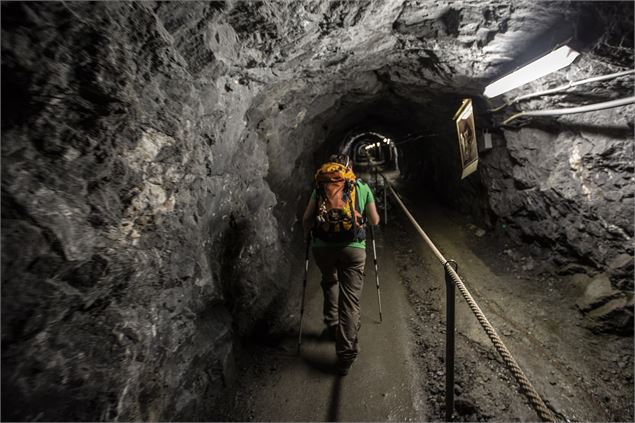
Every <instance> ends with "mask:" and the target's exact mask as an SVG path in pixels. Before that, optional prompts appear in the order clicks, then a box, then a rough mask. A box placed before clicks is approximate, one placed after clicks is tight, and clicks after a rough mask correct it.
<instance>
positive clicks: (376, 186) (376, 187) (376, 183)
mask: <svg viewBox="0 0 635 423" xmlns="http://www.w3.org/2000/svg"><path fill="white" fill-rule="evenodd" d="M378 187H379V183H378V182H377V165H375V192H377V189H378Z"/></svg>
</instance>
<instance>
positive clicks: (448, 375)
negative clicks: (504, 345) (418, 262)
mask: <svg viewBox="0 0 635 423" xmlns="http://www.w3.org/2000/svg"><path fill="white" fill-rule="evenodd" d="M448 266H452V267H453V268H454V270H455V271H456V270H457V268H458V265H457V264H456V262H455V261H454V260H448V261H447V262H445V264H444V266H443V267H444V269H445V287H446V289H445V293H446V300H445V307H446V310H445V311H446V318H445V421H448V422H451V421H452V414H453V413H454V288H455V286H454V280H452V277H451V276H450V272H449V270H448Z"/></svg>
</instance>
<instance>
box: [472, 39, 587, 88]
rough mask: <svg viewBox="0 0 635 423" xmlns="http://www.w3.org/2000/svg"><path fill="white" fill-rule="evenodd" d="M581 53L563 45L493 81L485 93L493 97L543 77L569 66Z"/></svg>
mask: <svg viewBox="0 0 635 423" xmlns="http://www.w3.org/2000/svg"><path fill="white" fill-rule="evenodd" d="M579 55H580V53H578V52H577V51H575V50H573V49H572V48H570V47H569V46H562V47H560V48H559V49H557V50H554V51H552V52H551V53H549V54H547V55H546V56H543V57H541V58H540V59H538V60H536V61H534V62H531V63H530V64H528V65H526V66H523V67H522V68H520V69H518V70H517V71H514V72H512V73H510V74H509V75H507V76H505V77H503V78H501V79H499V80H498V81H495V82H492V83H491V84H489V85H488V86H487V87H485V91H484V92H483V94H484V95H485V96H486V97H488V98H492V97H496V96H497V95H501V94H503V93H506V92H507V91H510V90H513V89H514V88H518V87H520V86H521V85H525V84H526V83H528V82H531V81H534V80H536V79H538V78H542V77H543V76H545V75H548V74H550V73H551V72H555V71H557V70H559V69H562V68H564V67H567V66H569V65H570V64H571V63H572V62H573V61H574V60H575V58H576V57H578V56H579Z"/></svg>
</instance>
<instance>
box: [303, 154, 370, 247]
mask: <svg viewBox="0 0 635 423" xmlns="http://www.w3.org/2000/svg"><path fill="white" fill-rule="evenodd" d="M357 182H358V179H357V177H356V176H355V174H354V173H353V171H352V170H351V169H349V168H348V167H346V166H344V165H342V164H340V163H333V162H329V163H325V164H323V165H322V166H321V167H320V168H319V169H318V171H317V172H316V173H315V192H316V216H315V218H316V222H315V227H314V234H315V236H316V237H317V238H318V239H321V240H322V241H326V242H356V241H362V240H364V239H365V238H366V233H365V231H364V227H363V221H362V214H361V211H360V210H359V202H358V201H357Z"/></svg>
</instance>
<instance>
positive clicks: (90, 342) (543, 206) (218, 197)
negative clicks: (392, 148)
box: [1, 0, 633, 421]
mask: <svg viewBox="0 0 635 423" xmlns="http://www.w3.org/2000/svg"><path fill="white" fill-rule="evenodd" d="M1 42H2V105H3V107H2V242H3V248H2V260H3V261H2V269H3V272H2V283H3V290H2V301H3V302H2V325H3V326H2V342H3V361H2V363H3V372H2V383H3V394H2V395H3V397H2V400H3V411H4V404H11V405H12V407H11V408H12V411H11V412H12V414H7V415H3V417H5V419H7V420H32V419H36V418H38V419H42V420H84V421H95V420H165V421H167V420H201V416H202V415H203V416H208V415H209V414H205V413H206V412H209V407H211V406H212V404H213V402H214V400H216V399H217V398H218V395H219V393H220V392H221V391H222V389H223V388H222V387H223V386H225V384H226V383H227V381H228V380H230V379H231V374H232V363H233V357H234V356H233V347H234V339H235V337H236V336H245V335H248V334H252V333H255V332H257V333H267V330H268V329H269V328H270V326H271V325H273V324H274V323H275V321H276V319H282V318H284V316H283V317H280V316H278V315H277V313H276V312H277V311H278V310H279V309H280V304H282V303H284V302H285V301H287V292H288V290H289V286H290V283H291V282H292V281H294V278H295V276H297V272H296V271H297V269H298V268H299V266H300V263H299V260H300V259H299V258H298V255H296V254H295V253H294V252H296V250H297V251H299V249H298V247H299V245H300V244H301V242H302V239H301V238H302V235H301V234H300V225H299V224H298V217H299V216H301V212H302V208H303V207H304V205H305V203H306V199H307V196H308V192H309V191H310V186H311V180H312V179H311V178H312V175H313V172H314V167H315V165H316V164H317V163H318V162H319V161H320V160H323V159H324V158H325V157H327V155H328V154H330V153H332V152H334V150H337V148H338V146H340V145H341V143H342V140H343V139H345V138H346V137H347V136H349V135H350V134H353V133H355V132H356V131H362V130H363V131H368V130H374V131H377V132H380V133H382V134H385V135H386V136H389V137H391V138H393V139H398V138H400V137H408V136H411V135H413V134H422V133H426V134H428V135H433V134H434V133H437V132H439V133H440V132H442V131H447V130H448V128H451V121H450V119H449V118H450V117H451V115H452V114H453V112H454V111H455V110H456V108H457V107H458V105H459V104H460V101H461V99H463V98H465V97H473V99H474V101H475V104H476V105H477V110H476V112H477V125H478V127H479V128H491V129H493V134H494V145H495V147H496V148H495V149H493V150H492V151H491V152H489V153H486V154H483V157H482V161H481V163H480V164H479V166H480V170H479V172H478V173H477V174H475V175H474V176H473V177H470V178H468V179H466V180H465V181H464V182H462V183H460V182H459V180H458V178H457V177H456V171H457V169H456V166H457V162H458V160H457V159H456V157H457V154H458V153H457V151H455V150H453V148H454V147H453V146H452V145H451V144H449V143H447V142H445V143H444V142H442V141H443V138H442V137H441V138H437V139H436V141H435V138H427V139H426V140H429V141H430V142H428V141H425V142H422V143H414V142H413V143H410V144H407V145H408V146H411V147H403V152H404V154H401V152H400V168H402V169H403V171H404V173H403V175H404V178H405V180H408V181H410V183H411V184H412V185H411V186H414V187H415V188H418V187H419V186H418V185H416V184H417V183H420V182H418V181H426V184H427V185H426V186H435V185H440V184H439V181H451V184H450V185H451V186H450V187H449V188H448V189H447V190H445V191H447V193H449V194H448V195H451V196H452V199H453V201H454V202H453V203H450V204H451V205H452V206H453V207H456V208H458V209H459V210H462V211H466V212H468V213H471V214H472V216H474V218H475V219H477V220H478V221H479V222H482V223H483V225H488V224H489V225H490V226H493V225H495V224H497V223H499V222H503V223H504V224H505V225H506V227H507V228H508V231H509V234H510V236H512V237H515V239H522V240H525V241H527V242H533V243H534V244H536V245H539V246H540V247H541V248H546V249H548V251H550V254H551V255H552V256H553V257H555V258H556V259H557V260H559V261H558V263H559V264H560V265H563V266H564V265H567V266H569V265H571V263H572V262H575V261H580V262H582V263H583V264H584V266H591V267H593V269H595V271H598V272H604V271H606V272H608V273H609V275H610V277H611V282H612V283H613V285H614V286H615V287H617V288H619V289H621V290H630V291H632V266H631V268H630V270H629V268H628V263H629V259H630V260H632V254H633V250H632V243H631V242H630V241H629V240H630V239H631V237H632V235H633V229H632V204H633V192H632V188H631V187H632V180H631V176H632V171H633V168H632V113H633V108H632V107H630V108H624V109H620V110H611V111H605V112H602V113H597V114H593V116H591V117H583V116H580V117H578V116H575V117H567V118H564V117H563V118H562V119H552V120H549V121H545V120H543V121H541V120H539V119H537V120H535V121H530V122H529V124H528V123H527V122H524V123H523V125H521V126H522V127H516V128H500V127H498V126H497V125H498V123H500V121H501V120H502V118H503V116H505V115H507V114H508V113H512V112H513V110H514V108H513V107H512V108H510V110H505V111H503V112H502V113H500V114H494V115H492V114H490V113H489V112H488V111H487V108H488V107H489V105H488V104H487V103H486V102H485V100H484V99H483V98H482V97H481V96H480V93H481V92H482V90H483V88H484V86H485V85H486V84H487V83H489V82H491V81H492V80H494V79H496V78H498V77H500V76H502V75H504V74H506V73H509V72H510V71H512V70H513V69H515V68H517V67H518V66H521V65H523V64H525V63H526V62H528V61H529V60H531V59H533V58H535V57H536V56H539V55H542V54H543V53H545V52H547V51H550V50H551V49H553V48H554V47H555V46H558V45H560V44H562V43H565V42H567V43H569V45H571V46H572V47H574V48H576V49H578V50H579V51H580V52H581V53H582V56H581V58H580V59H578V60H577V61H576V63H575V64H574V65H573V66H571V67H570V68H568V69H566V70H563V71H560V72H557V73H555V74H554V75H550V76H549V77H547V78H543V79H541V80H539V81H536V82H534V83H531V84H528V85H527V86H526V87H524V88H522V89H519V90H515V91H512V92H510V93H509V94H508V95H507V96H506V97H507V98H512V97H514V96H516V95H518V94H519V93H524V92H531V91H534V90H538V89H543V88H546V87H550V86H553V85H558V84H560V83H563V82H566V81H568V80H570V79H579V78H584V77H589V76H592V75H598V74H604V73H610V72H613V71H617V70H623V69H625V68H630V67H631V66H632V64H633V5H632V3H631V2H613V3H607V2H569V1H567V2H536V1H514V2H509V1H376V0H372V1H356V2H352V1H350V2H349V1H341V2H337V1H309V2H304V1H292V2H253V1H228V2H184V3H177V2H96V3H80V2H55V3H54V2H42V3H31V2H3V3H2V41H1ZM625 92H626V93H632V80H631V79H616V80H611V81H608V82H603V83H599V84H594V85H592V86H591V87H590V88H588V89H585V90H583V91H577V92H574V93H569V94H566V95H559V96H552V97H548V98H544V99H543V98H541V99H538V100H535V101H530V102H528V103H526V104H524V105H523V107H528V108H541V107H542V108H545V107H557V106H565V105H568V106H570V105H576V104H580V103H581V102H594V101H603V100H604V99H610V98H617V97H621V96H625V94H624V93H625ZM498 101H500V102H502V101H503V99H497V100H496V101H495V102H494V103H495V104H499V103H498ZM554 122H555V127H554ZM629 125H630V126H629ZM445 139H446V140H447V139H448V138H445ZM457 148H458V147H457ZM434 163H437V164H438V166H437V167H434V166H432V165H433V164H434ZM402 165H403V167H402ZM608 193H610V194H608ZM631 263H632V261H631ZM629 271H630V274H629ZM631 298H632V297H631ZM272 322H273V323H272ZM95 346H98V347H95ZM52 357H53V358H52ZM157 375H160V377H159V378H158V377H157ZM6 386H9V387H10V388H9V389H4V388H5V387H6ZM32 398H42V401H37V402H35V403H34V402H33V401H31V399H32ZM60 399H63V401H60ZM203 420H205V418H203Z"/></svg>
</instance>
